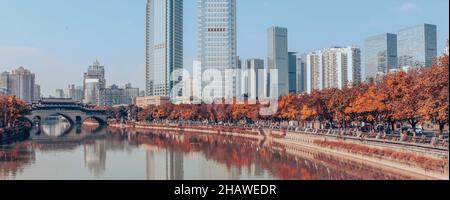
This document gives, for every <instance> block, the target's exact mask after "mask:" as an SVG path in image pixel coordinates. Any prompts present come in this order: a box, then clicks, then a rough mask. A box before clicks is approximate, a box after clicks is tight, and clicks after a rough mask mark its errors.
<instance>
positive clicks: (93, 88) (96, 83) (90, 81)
mask: <svg viewBox="0 0 450 200" xmlns="http://www.w3.org/2000/svg"><path fill="white" fill-rule="evenodd" d="M83 87H84V103H86V104H96V105H98V104H99V100H100V99H99V98H100V89H104V88H105V87H106V80H105V67H104V66H101V65H100V62H99V61H98V60H96V61H95V62H94V64H93V65H91V66H89V69H88V71H87V72H86V73H84V85H83Z"/></svg>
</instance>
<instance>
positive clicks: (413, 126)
mask: <svg viewBox="0 0 450 200" xmlns="http://www.w3.org/2000/svg"><path fill="white" fill-rule="evenodd" d="M417 123H418V122H417V121H416V120H415V119H410V120H409V124H410V125H411V127H412V128H413V133H414V137H416V136H417V131H416V127H417Z"/></svg>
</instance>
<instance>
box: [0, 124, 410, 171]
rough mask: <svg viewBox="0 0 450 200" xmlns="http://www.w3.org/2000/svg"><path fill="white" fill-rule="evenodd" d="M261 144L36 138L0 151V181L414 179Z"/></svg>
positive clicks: (119, 134)
mask: <svg viewBox="0 0 450 200" xmlns="http://www.w3.org/2000/svg"><path fill="white" fill-rule="evenodd" d="M78 131H80V130H78ZM260 144H261V142H260V141H258V140H248V139H243V138H236V137H234V138H231V137H227V136H211V135H198V134H190V133H184V134H178V133H168V132H152V133H148V132H145V131H142V132H140V131H137V130H119V129H116V130H103V131H100V132H96V133H92V132H89V131H87V130H86V129H84V128H82V129H81V133H77V130H76V129H74V130H71V131H70V132H69V133H67V134H64V135H63V136H61V137H59V138H57V140H55V139H54V138H51V137H48V136H42V135H41V136H34V137H33V140H32V141H28V142H24V143H19V144H15V145H10V146H5V147H1V148H0V179H77V180H78V179H114V180H116V179H133V180H138V179H147V180H242V179H268V180H270V179H296V180H342V179H345V180H348V179H411V177H405V176H400V175H397V174H394V173H390V172H386V171H383V170H382V169H378V168H373V167H369V166H366V165H364V164H361V163H356V162H354V161H353V162H352V161H346V160H344V159H342V158H336V157H333V156H330V155H326V154H323V153H320V152H311V151H308V150H305V149H292V148H289V147H285V146H282V145H277V144H270V145H268V146H261V145H260ZM2 158H3V159H2Z"/></svg>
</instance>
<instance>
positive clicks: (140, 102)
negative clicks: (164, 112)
mask: <svg viewBox="0 0 450 200" xmlns="http://www.w3.org/2000/svg"><path fill="white" fill-rule="evenodd" d="M167 103H170V98H169V97H163V96H146V97H137V98H136V106H138V107H140V108H147V107H148V106H161V105H165V104H167Z"/></svg>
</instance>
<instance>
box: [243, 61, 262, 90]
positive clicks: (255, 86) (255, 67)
mask: <svg viewBox="0 0 450 200" xmlns="http://www.w3.org/2000/svg"><path fill="white" fill-rule="evenodd" d="M246 65H247V70H251V71H252V72H254V74H255V77H253V78H252V77H251V76H248V82H247V86H246V91H247V95H248V96H249V97H259V96H260V94H263V92H264V83H263V80H264V77H261V76H260V75H264V74H265V70H264V60H263V59H258V58H252V59H248V60H247V62H246ZM260 82H261V83H260Z"/></svg>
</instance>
